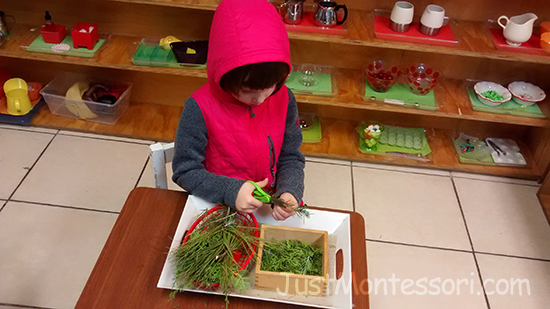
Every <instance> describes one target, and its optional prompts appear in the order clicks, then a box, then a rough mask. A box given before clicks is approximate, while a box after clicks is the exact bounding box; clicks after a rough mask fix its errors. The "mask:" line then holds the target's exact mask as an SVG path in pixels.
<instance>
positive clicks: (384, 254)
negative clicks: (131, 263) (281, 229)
mask: <svg viewBox="0 0 550 309" xmlns="http://www.w3.org/2000/svg"><path fill="white" fill-rule="evenodd" d="M150 143H151V142H150V141H140V140H132V139H120V138H113V137H107V136H100V135H90V134H75V133H72V132H67V131H57V130H47V129H34V128H24V127H14V126H4V125H0V175H1V176H0V308H2V309H4V308H21V307H39V308H72V307H74V305H75V303H76V301H77V299H78V297H79V295H80V292H81V291H82V288H83V286H84V284H85V283H86V280H87V277H88V276H89V274H90V272H91V270H92V268H93V265H94V263H95V261H96V259H97V257H98V255H99V253H100V251H101V248H102V246H103V244H104V243H105V240H106V239H107V236H108V235H109V232H110V230H111V229H112V227H113V225H114V222H115V220H116V218H117V216H118V213H119V212H120V209H121V207H122V205H123V203H124V201H125V199H126V196H127V195H128V193H129V192H130V191H131V189H133V188H134V187H135V186H136V185H139V186H151V185H152V176H151V169H150V167H149V166H148V165H149V163H148V158H147V153H148V147H147V145H148V144H150ZM168 170H170V168H169V166H168ZM170 188H172V189H176V188H177V186H175V185H173V184H171V186H170ZM536 191H537V185H536V183H534V182H530V181H520V180H514V179H504V178H498V177H488V176H481V175H471V174H464V173H454V172H453V173H449V172H445V171H435V170H425V169H419V168H402V167H396V166H386V165H376V164H365V163H355V162H354V163H351V162H349V161H336V160H326V159H317V158H308V162H307V164H306V192H305V201H306V202H307V203H308V204H310V205H316V206H322V207H327V208H339V209H346V210H355V211H357V212H359V213H361V214H362V215H363V217H364V218H365V224H366V232H367V240H366V242H367V260H368V270H369V280H370V281H371V282H370V285H369V287H370V288H371V291H370V293H371V294H370V304H371V308H373V309H380V308H391V309H393V308H495V309H500V308H519V307H521V308H548V304H549V303H550V293H548V291H549V290H550V227H549V225H548V223H547V222H546V220H545V218H544V215H543V212H542V210H541V207H540V205H539V203H538V201H537V199H536V196H535V192H536ZM521 280H528V282H527V281H521ZM481 282H485V285H484V287H483V286H482V284H481ZM520 288H521V292H522V295H519V293H520ZM528 290H529V291H528ZM512 292H513V293H512ZM528 292H529V294H530V295H527V294H528Z"/></svg>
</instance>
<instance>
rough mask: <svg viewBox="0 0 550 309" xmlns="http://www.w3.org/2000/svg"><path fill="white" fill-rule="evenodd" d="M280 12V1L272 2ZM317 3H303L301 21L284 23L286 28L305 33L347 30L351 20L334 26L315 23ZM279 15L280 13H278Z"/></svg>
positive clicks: (343, 32)
mask: <svg viewBox="0 0 550 309" xmlns="http://www.w3.org/2000/svg"><path fill="white" fill-rule="evenodd" d="M274 4H275V5H276V7H277V9H278V10H279V13H281V10H282V8H281V7H280V6H279V5H280V4H281V3H274ZM316 9H317V4H315V3H303V12H304V13H303V16H302V21H301V22H300V23H299V24H297V25H289V24H286V23H285V27H286V29H287V30H289V31H292V32H307V33H323V34H345V33H346V32H347V31H348V27H347V26H348V24H349V23H350V22H351V21H350V20H349V15H348V20H347V21H346V22H344V24H342V25H336V26H334V27H330V28H329V27H319V26H317V25H315V17H314V16H315V10H316ZM280 15H281V14H280Z"/></svg>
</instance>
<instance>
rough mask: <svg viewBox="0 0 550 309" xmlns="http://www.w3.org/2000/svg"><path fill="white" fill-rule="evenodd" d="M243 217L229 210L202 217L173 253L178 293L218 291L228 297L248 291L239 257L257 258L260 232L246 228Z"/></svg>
mask: <svg viewBox="0 0 550 309" xmlns="http://www.w3.org/2000/svg"><path fill="white" fill-rule="evenodd" d="M240 216H241V215H240V214H238V213H236V212H234V211H232V210H231V209H230V208H228V207H220V208H219V209H218V210H215V211H214V212H212V213H210V214H206V215H204V216H203V220H202V221H201V223H200V224H199V225H197V226H196V227H195V229H194V230H193V231H192V232H191V234H189V235H188V239H187V241H186V242H185V243H183V244H182V246H180V247H178V248H177V249H175V250H173V251H172V260H173V262H174V265H175V266H176V267H175V279H174V287H175V288H176V289H179V290H181V289H183V288H192V287H196V286H199V287H201V288H205V289H216V288H219V290H220V291H221V292H222V293H224V294H225V295H226V301H227V294H228V293H230V292H231V291H233V290H235V291H239V292H244V291H246V290H247V289H248V281H247V278H246V277H244V276H243V275H244V274H243V272H244V270H243V271H241V270H240V268H241V266H240V265H239V261H237V260H236V259H239V256H243V258H244V257H247V256H248V255H250V254H253V255H255V246H256V245H257V244H258V241H259V238H258V237H256V236H253V235H257V228H256V227H254V226H245V225H244V224H243V220H242V219H241V217H240Z"/></svg>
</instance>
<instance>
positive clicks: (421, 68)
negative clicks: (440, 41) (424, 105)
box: [405, 63, 440, 95]
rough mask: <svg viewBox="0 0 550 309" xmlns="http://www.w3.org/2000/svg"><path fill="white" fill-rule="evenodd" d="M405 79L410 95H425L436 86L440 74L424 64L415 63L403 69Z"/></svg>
mask: <svg viewBox="0 0 550 309" xmlns="http://www.w3.org/2000/svg"><path fill="white" fill-rule="evenodd" d="M405 77H406V81H407V83H408V85H409V89H410V90H411V92H412V93H414V94H417V95H426V94H428V93H429V92H430V91H432V90H433V89H434V88H435V86H437V82H438V80H439V78H440V74H439V72H437V71H435V70H434V69H433V68H431V67H430V66H429V65H427V64H425V63H417V64H415V65H412V66H410V67H408V68H407V69H405Z"/></svg>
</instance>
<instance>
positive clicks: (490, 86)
mask: <svg viewBox="0 0 550 309" xmlns="http://www.w3.org/2000/svg"><path fill="white" fill-rule="evenodd" d="M491 90H492V91H496V93H498V94H499V95H501V96H502V97H503V99H502V100H500V101H496V100H492V99H489V98H486V97H484V96H482V95H481V94H482V93H484V92H486V91H491ZM474 91H475V92H476V94H477V97H478V98H479V101H481V103H483V104H485V105H489V106H499V105H500V104H502V103H505V102H508V101H510V100H511V99H512V94H511V93H510V91H508V89H506V88H504V86H502V85H500V84H497V83H493V82H479V83H477V84H475V86H474Z"/></svg>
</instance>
